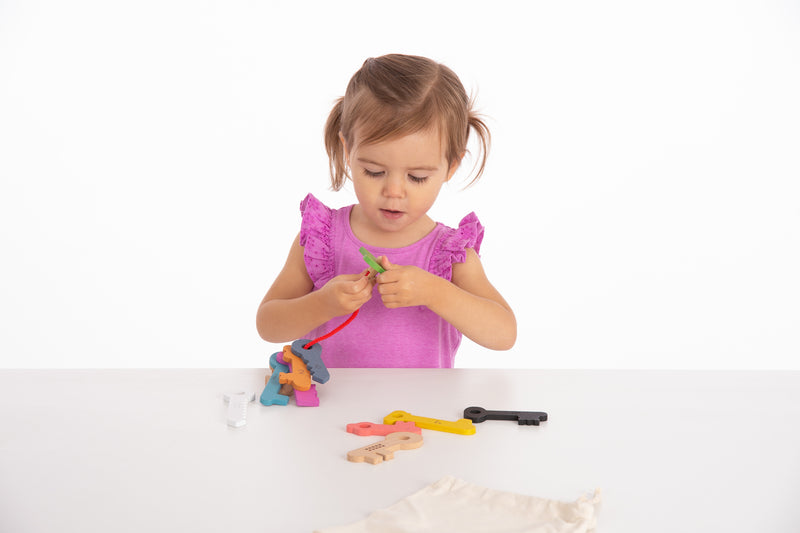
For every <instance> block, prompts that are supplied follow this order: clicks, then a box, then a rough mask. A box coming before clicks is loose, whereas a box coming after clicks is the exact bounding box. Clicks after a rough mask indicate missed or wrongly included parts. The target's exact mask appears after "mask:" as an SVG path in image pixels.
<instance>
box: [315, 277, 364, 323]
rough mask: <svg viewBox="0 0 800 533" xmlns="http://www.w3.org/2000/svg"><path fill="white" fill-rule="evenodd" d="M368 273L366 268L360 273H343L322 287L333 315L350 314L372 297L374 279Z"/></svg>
mask: <svg viewBox="0 0 800 533" xmlns="http://www.w3.org/2000/svg"><path fill="white" fill-rule="evenodd" d="M368 274H369V270H368V269H367V270H365V271H364V272H362V273H360V274H343V275H341V276H336V277H335V278H332V279H331V280H330V281H328V283H326V284H325V285H324V286H323V287H322V289H321V292H322V293H323V294H324V295H325V301H326V302H327V304H328V306H329V307H330V310H331V313H332V314H333V315H334V316H341V315H347V314H350V313H352V312H354V311H355V310H356V309H359V308H360V307H361V306H362V305H364V304H365V303H367V302H368V301H369V299H370V298H372V287H373V285H374V280H372V279H370V276H369V275H368Z"/></svg>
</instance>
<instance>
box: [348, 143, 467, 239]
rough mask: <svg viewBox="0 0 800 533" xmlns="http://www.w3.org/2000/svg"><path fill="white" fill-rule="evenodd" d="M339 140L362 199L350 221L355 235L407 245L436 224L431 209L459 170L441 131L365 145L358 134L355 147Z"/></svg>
mask: <svg viewBox="0 0 800 533" xmlns="http://www.w3.org/2000/svg"><path fill="white" fill-rule="evenodd" d="M340 137H342V136H341V134H340ZM341 141H342V143H343V145H344V151H345V154H346V157H347V162H348V165H349V167H350V174H351V179H352V181H353V188H354V189H355V193H356V197H357V198H358V205H357V206H355V207H354V208H353V212H352V214H351V219H350V224H351V226H352V228H353V231H354V232H355V233H356V235H357V236H358V237H359V238H360V239H361V240H362V241H365V242H366V243H367V244H372V245H374V246H382V247H386V248H397V247H402V246H408V245H410V244H413V243H414V242H416V241H418V240H420V239H421V238H423V237H424V236H425V235H427V234H428V233H429V232H430V231H431V230H432V229H433V228H434V227H435V223H434V222H433V221H432V220H431V219H430V218H429V217H428V216H427V212H428V210H429V209H430V208H431V206H433V203H434V202H435V201H436V197H437V196H438V195H439V190H440V189H441V188H442V185H443V184H444V182H446V181H448V180H449V179H450V178H451V177H452V176H453V174H454V173H455V171H456V169H457V168H458V165H457V164H455V165H453V166H452V167H448V164H447V160H446V158H445V156H444V150H443V149H442V142H441V138H440V136H439V134H438V132H437V131H436V130H432V131H419V132H416V133H412V134H410V135H406V136H405V137H399V138H396V139H390V140H387V141H382V142H379V143H375V144H361V143H360V142H359V139H358V134H357V132H356V136H355V146H354V147H353V149H352V150H348V148H349V147H348V146H347V144H346V143H345V140H344V138H343V137H342V139H341Z"/></svg>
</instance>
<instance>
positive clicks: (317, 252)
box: [300, 194, 334, 289]
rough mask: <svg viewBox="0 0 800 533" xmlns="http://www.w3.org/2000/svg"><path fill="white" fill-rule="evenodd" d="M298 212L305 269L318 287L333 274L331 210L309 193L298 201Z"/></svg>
mask: <svg viewBox="0 0 800 533" xmlns="http://www.w3.org/2000/svg"><path fill="white" fill-rule="evenodd" d="M300 214H301V215H302V221H301V223H300V246H302V247H303V248H304V252H303V257H304V259H305V263H306V270H308V275H309V276H310V277H311V281H313V282H314V287H315V288H317V289H319V288H320V287H322V286H323V285H325V283H327V282H328V280H330V279H331V278H333V275H334V261H333V246H332V242H331V240H332V238H333V210H332V209H331V208H329V207H328V206H326V205H325V204H323V203H322V202H320V201H319V200H317V199H316V198H315V197H314V195H312V194H309V195H307V196H306V197H305V198H304V199H303V201H302V202H300Z"/></svg>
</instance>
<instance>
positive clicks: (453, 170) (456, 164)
mask: <svg viewBox="0 0 800 533" xmlns="http://www.w3.org/2000/svg"><path fill="white" fill-rule="evenodd" d="M466 153H467V152H466V151H465V152H461V157H459V158H458V161H453V164H452V165H450V168H449V169H447V179H445V180H444V181H450V178H452V177H453V174H455V173H456V170H458V167H460V166H461V161H462V160H463V159H464V156H465V155H466Z"/></svg>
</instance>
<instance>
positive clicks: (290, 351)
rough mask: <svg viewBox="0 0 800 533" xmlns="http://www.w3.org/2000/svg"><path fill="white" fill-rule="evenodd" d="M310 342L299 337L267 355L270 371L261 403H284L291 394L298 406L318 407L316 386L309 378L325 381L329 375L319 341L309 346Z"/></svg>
mask: <svg viewBox="0 0 800 533" xmlns="http://www.w3.org/2000/svg"><path fill="white" fill-rule="evenodd" d="M309 343H310V341H309V340H308V339H299V340H296V341H294V342H293V343H292V344H291V345H287V346H284V347H283V351H282V352H276V353H274V354H272V355H271V356H270V358H269V367H270V368H271V369H272V373H271V374H270V375H269V376H268V377H267V380H266V386H265V387H264V391H263V392H262V393H261V399H260V401H261V403H262V404H263V405H287V404H288V403H289V397H290V396H291V395H292V393H294V399H295V402H296V403H297V405H299V406H300V407H317V406H319V396H317V386H316V385H314V384H312V383H311V381H312V380H314V381H316V382H317V383H325V382H327V381H328V380H329V379H330V377H331V376H330V373H329V372H328V369H327V367H326V366H325V363H323V362H322V347H321V346H320V345H319V344H313V345H310V346H309Z"/></svg>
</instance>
